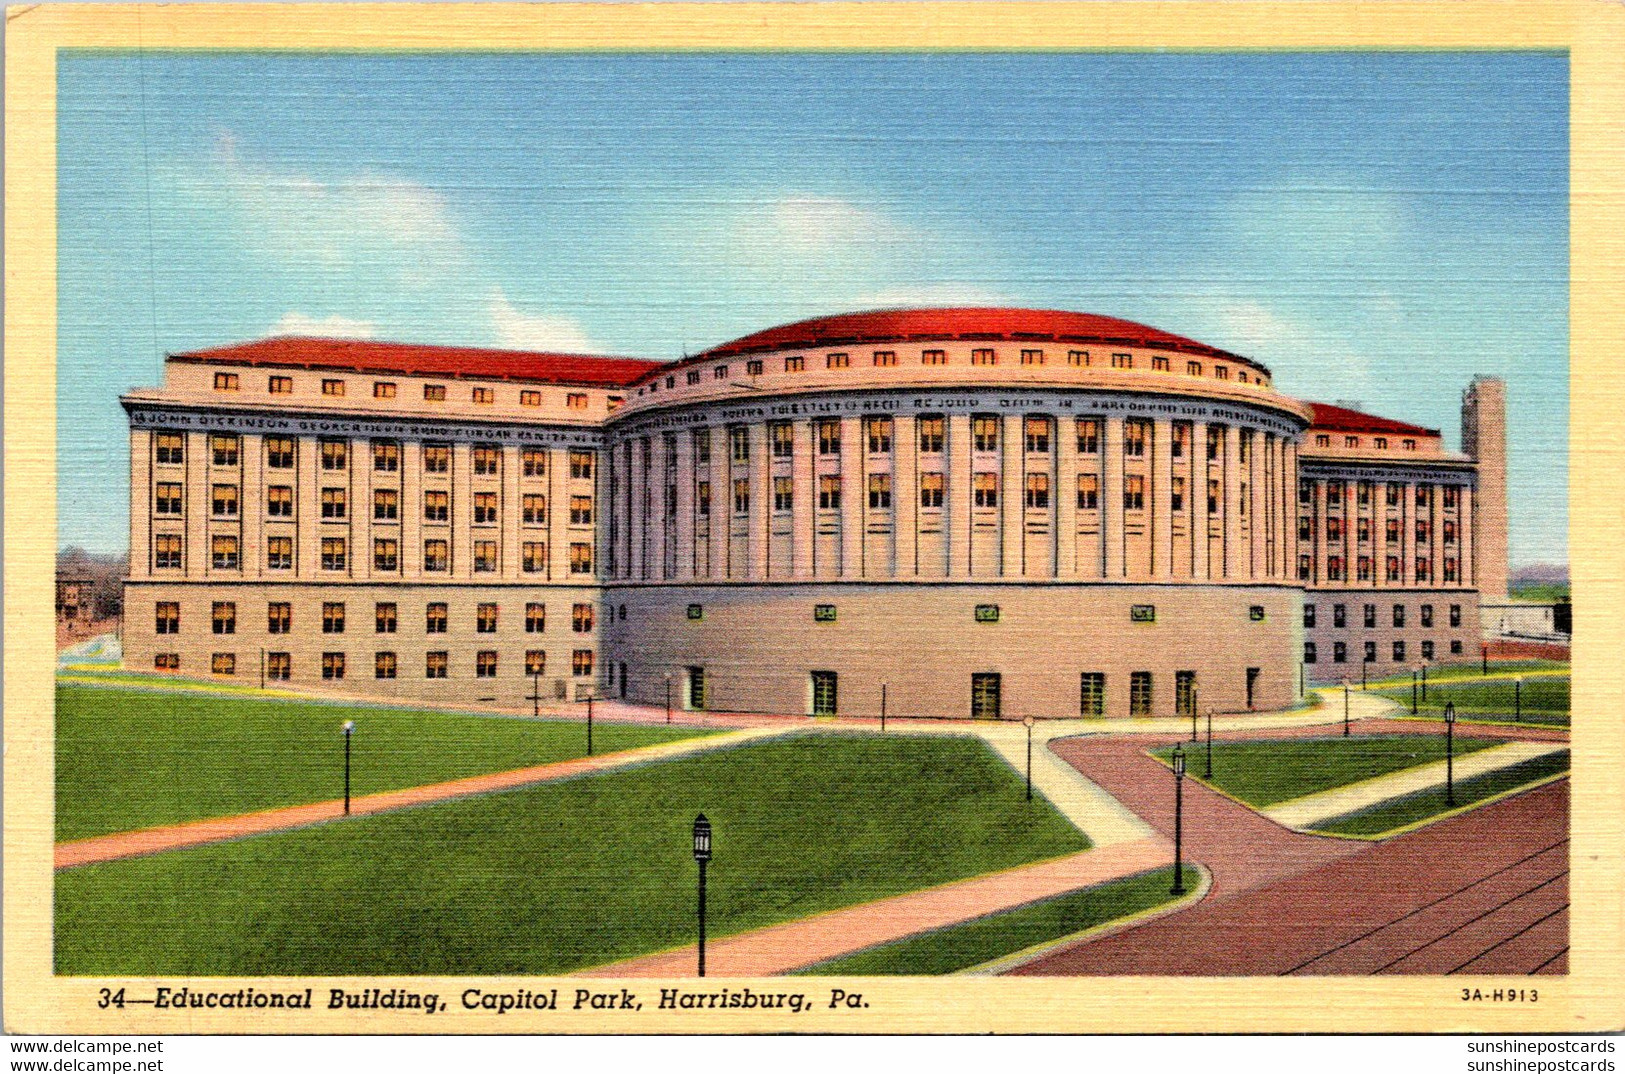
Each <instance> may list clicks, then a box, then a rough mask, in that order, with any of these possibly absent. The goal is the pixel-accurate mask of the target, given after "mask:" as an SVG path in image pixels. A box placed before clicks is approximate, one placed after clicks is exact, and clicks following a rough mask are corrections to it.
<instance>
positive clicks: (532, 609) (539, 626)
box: [525, 601, 547, 634]
mask: <svg viewBox="0 0 1625 1074" xmlns="http://www.w3.org/2000/svg"><path fill="white" fill-rule="evenodd" d="M546 630H547V605H545V604H541V603H538V602H537V601H531V602H530V603H529V604H526V605H525V633H526V634H541V633H544V632H545V631H546Z"/></svg>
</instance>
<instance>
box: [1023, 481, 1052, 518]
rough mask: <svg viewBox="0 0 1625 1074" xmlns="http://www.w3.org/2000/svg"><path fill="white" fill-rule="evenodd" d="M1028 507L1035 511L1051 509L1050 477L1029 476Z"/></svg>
mask: <svg viewBox="0 0 1625 1074" xmlns="http://www.w3.org/2000/svg"><path fill="white" fill-rule="evenodd" d="M1027 506H1028V507H1029V508H1031V509H1033V510H1040V509H1044V508H1047V507H1049V475H1048V474H1028V475H1027Z"/></svg>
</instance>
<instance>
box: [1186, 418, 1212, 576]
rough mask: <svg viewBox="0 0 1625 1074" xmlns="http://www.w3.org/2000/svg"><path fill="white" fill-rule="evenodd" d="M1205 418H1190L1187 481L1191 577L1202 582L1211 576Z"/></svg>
mask: <svg viewBox="0 0 1625 1074" xmlns="http://www.w3.org/2000/svg"><path fill="white" fill-rule="evenodd" d="M1207 428H1208V426H1207V422H1205V421H1193V422H1191V444H1190V452H1191V476H1190V481H1189V483H1188V485H1187V489H1188V494H1189V496H1190V518H1191V579H1192V580H1193V581H1197V582H1205V581H1207V580H1208V579H1209V578H1211V577H1212V571H1211V566H1210V564H1209V562H1208V549H1209V546H1208V536H1207V531H1208V524H1209V522H1210V521H1211V520H1210V519H1209V517H1208V513H1207V482H1208V466H1209V463H1208V460H1207Z"/></svg>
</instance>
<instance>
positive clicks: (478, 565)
mask: <svg viewBox="0 0 1625 1074" xmlns="http://www.w3.org/2000/svg"><path fill="white" fill-rule="evenodd" d="M496 569H497V543H496V542H495V541H475V542H474V571H475V573H478V574H489V573H491V572H493V571H495V570H496Z"/></svg>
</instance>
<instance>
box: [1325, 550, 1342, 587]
mask: <svg viewBox="0 0 1625 1074" xmlns="http://www.w3.org/2000/svg"><path fill="white" fill-rule="evenodd" d="M1326 580H1327V581H1329V582H1341V581H1343V557H1342V556H1327V557H1326Z"/></svg>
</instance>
